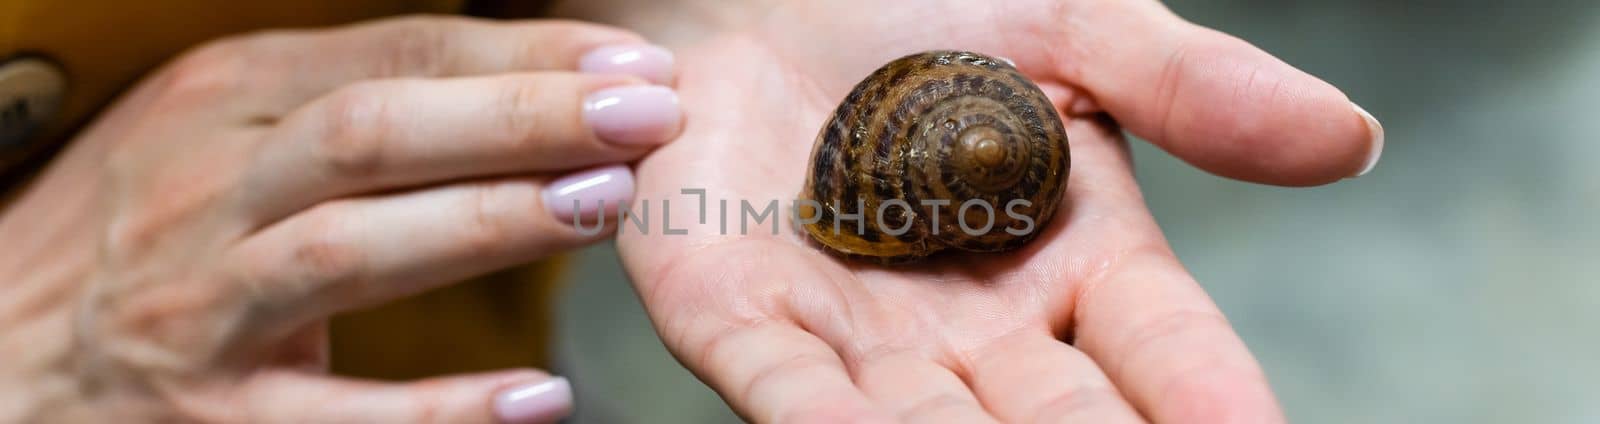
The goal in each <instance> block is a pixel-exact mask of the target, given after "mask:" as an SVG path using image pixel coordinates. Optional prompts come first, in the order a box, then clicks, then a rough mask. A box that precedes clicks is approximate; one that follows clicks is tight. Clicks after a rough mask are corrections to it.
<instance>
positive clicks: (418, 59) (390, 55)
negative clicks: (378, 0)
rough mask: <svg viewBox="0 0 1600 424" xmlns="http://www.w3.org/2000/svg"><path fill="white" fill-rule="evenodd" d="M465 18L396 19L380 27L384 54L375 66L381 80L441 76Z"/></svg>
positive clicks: (417, 17)
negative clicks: (454, 38) (411, 76)
mask: <svg viewBox="0 0 1600 424" xmlns="http://www.w3.org/2000/svg"><path fill="white" fill-rule="evenodd" d="M463 24H464V19H463V18H459V17H447V16H437V15H410V16H402V17H398V18H394V19H392V20H390V21H388V22H384V23H383V25H381V26H380V29H379V30H380V31H383V35H382V36H381V37H380V40H382V41H381V42H380V44H379V46H378V48H379V49H381V50H382V51H383V52H385V54H382V55H380V56H379V58H380V59H378V60H379V63H376V64H375V65H376V67H377V72H378V75H379V76H380V77H397V76H405V75H424V76H426V75H438V74H441V73H443V71H444V70H445V69H444V68H445V65H446V64H447V63H448V61H446V60H445V59H447V58H448V57H449V55H450V54H451V49H450V36H451V33H453V32H455V31H456V30H458V29H459V27H460V26H461V25H463Z"/></svg>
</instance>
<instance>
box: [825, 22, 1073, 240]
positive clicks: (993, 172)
mask: <svg viewBox="0 0 1600 424" xmlns="http://www.w3.org/2000/svg"><path fill="white" fill-rule="evenodd" d="M1070 162H1071V159H1070V155H1069V152H1068V148H1067V136H1066V131H1065V129H1063V128H1062V124H1061V119H1060V118H1059V117H1058V116H1057V115H1056V112H1055V109H1054V108H1053V107H1052V106H1051V105H1050V101H1049V99H1047V98H1046V97H1045V96H1044V93H1042V92H1040V91H1039V88H1038V86H1036V85H1034V84H1033V82H1032V81H1029V80H1028V79H1027V77H1025V76H1023V75H1022V74H1021V73H1019V72H1018V71H1017V70H1016V69H1015V68H1013V67H1012V66H1010V65H1008V64H1006V63H1005V62H1002V61H1000V60H997V59H994V58H991V57H988V56H984V55H981V54H977V53H971V52H960V51H933V52H925V53H919V54H914V55H910V56H906V57H903V58H900V59H897V60H895V61H893V62H890V63H889V64H887V65H884V66H883V67H882V68H879V69H878V70H877V71H875V72H873V73H872V74H871V75H870V76H868V77H867V79H866V80H864V81H862V82H861V83H859V84H857V85H856V86H855V88H854V89H852V90H851V91H850V93H849V95H847V96H846V97H845V98H844V101H843V102H842V103H840V104H839V107H838V108H837V109H836V110H835V111H834V113H833V115H832V117H831V118H830V119H829V120H828V122H827V123H826V124H825V125H823V127H822V130H821V132H820V133H819V134H818V136H817V140H816V145H815V147H813V150H812V153H811V163H810V170H809V172H808V178H807V180H806V186H805V188H804V189H803V190H802V191H801V193H800V198H801V199H802V200H803V201H804V200H809V201H812V202H815V205H817V206H820V209H816V208H813V207H811V206H802V207H801V209H800V210H799V214H800V216H799V218H800V219H801V220H802V221H801V222H802V223H803V225H802V227H803V229H804V230H805V232H806V233H807V234H808V235H809V236H810V237H811V238H812V239H813V240H816V241H817V242H818V243H820V244H822V245H823V246H825V247H827V249H828V250H830V251H832V252H834V253H837V254H841V255H843V256H846V257H851V258H855V259H861V260H867V261H872V262H880V263H904V262H912V261H916V260H918V259H921V258H924V257H926V256H928V255H931V254H933V253H935V252H939V251H941V250H946V249H957V250H963V251H971V252H1001V251H1007V250H1011V249H1016V248H1018V247H1020V246H1022V245H1023V244H1024V243H1027V242H1028V241H1029V240H1032V239H1033V238H1034V237H1035V236H1036V235H1037V234H1038V233H1039V232H1040V231H1041V229H1042V228H1043V227H1044V225H1045V224H1046V223H1048V222H1049V220H1050V217H1051V216H1052V215H1053V214H1054V213H1055V210H1056V207H1057V204H1058V203H1059V201H1060V198H1061V192H1062V189H1063V186H1064V185H1065V184H1066V176H1067V172H1068V168H1069V165H1070ZM1018 199H1021V200H1026V201H1027V202H1026V206H1022V204H1020V203H1019V204H1017V205H1013V202H1014V201H1016V200H1018ZM895 200H899V201H900V202H894V201H895ZM971 200H981V201H982V202H979V203H986V204H987V205H989V206H990V208H991V209H989V210H985V209H984V208H983V207H981V206H982V205H981V204H974V206H973V207H968V208H966V213H965V214H964V215H965V216H964V218H966V220H965V221H958V218H962V217H959V216H958V215H962V214H961V213H960V211H961V209H962V208H961V206H962V205H963V204H965V203H967V202H968V201H971ZM801 204H802V205H808V203H804V202H803V203H801ZM907 206H909V207H907ZM1008 206H1013V208H1011V209H1010V211H1009V212H1010V213H1008V211H1007V207H1008ZM879 211H882V216H881V217H880V216H879ZM858 216H859V218H857V217H858ZM991 216H992V217H993V221H992V225H991V226H990V227H989V228H988V229H987V230H985V231H977V232H974V231H970V230H973V229H982V227H983V224H984V223H986V222H990V221H988V219H989V217H991ZM1021 217H1025V218H1021ZM1030 220H1031V224H1032V225H1031V231H1027V232H1025V233H1022V234H1013V233H1012V232H1008V231H1005V229H1007V228H1011V229H1014V230H1018V232H1021V231H1020V230H1023V229H1025V228H1029V227H1030V226H1029V225H1028V224H1029V222H1027V221H1030ZM812 221H815V222H812ZM962 222H966V223H967V224H968V226H966V227H962V226H961V224H962ZM935 223H937V225H935Z"/></svg>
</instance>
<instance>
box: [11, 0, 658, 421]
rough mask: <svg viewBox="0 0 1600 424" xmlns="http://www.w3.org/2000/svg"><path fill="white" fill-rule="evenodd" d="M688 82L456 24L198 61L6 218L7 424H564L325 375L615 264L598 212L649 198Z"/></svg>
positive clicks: (499, 394) (237, 49) (543, 39)
mask: <svg viewBox="0 0 1600 424" xmlns="http://www.w3.org/2000/svg"><path fill="white" fill-rule="evenodd" d="M672 68H673V65H672V58H671V55H670V54H668V53H666V52H665V51H664V50H661V49H659V48H656V47H651V46H649V45H647V44H644V42H643V41H642V39H641V38H640V37H638V36H637V35H634V34H631V33H629V32H625V31H621V30H617V29H612V28H607V27H602V26H598V25H588V24H578V23H564V22H531V23H488V22H481V21H473V20H467V19H460V18H440V17H430V18H404V19H394V20H387V21H383V22H378V23H371V24H364V25H358V26H353V27H348V28H339V29H333V30H324V31H290V32H269V33H262V34H256V35H249V36H243V37H236V38H232V39H227V40H223V41H218V42H214V43H210V44H208V45H206V46H203V47H201V48H198V49H195V50H194V51H193V52H191V53H189V54H187V55H184V56H183V57H182V58H180V59H178V60H176V61H175V62H173V63H172V64H171V65H170V66H168V67H166V68H165V69H163V70H161V71H160V72H158V73H156V74H155V75H154V76H153V77H151V78H150V79H149V80H147V81H145V82H144V83H143V84H140V85H139V86H138V87H137V88H136V89H135V90H134V91H133V92H132V93H131V94H130V95H128V96H127V97H126V98H125V99H123V100H122V101H121V102H119V104H117V105H116V106H115V107H113V108H112V109H111V110H110V111H109V112H108V113H106V114H105V115H104V116H102V117H101V119H100V120H99V121H98V122H96V123H95V124H94V125H93V126H92V127H90V128H89V129H88V130H87V131H86V132H84V133H83V134H82V135H81V136H80V137H79V138H78V139H77V140H75V141H74V142H73V143H72V147H71V148H70V149H69V150H68V151H66V152H65V153H64V154H63V155H61V156H60V157H58V158H57V159H56V160H55V162H54V163H52V164H51V165H50V166H49V167H48V168H47V169H46V170H45V171H44V173H43V174H42V175H41V176H40V177H39V178H38V179H37V180H35V181H34V182H33V183H32V184H31V185H30V186H28V187H26V188H25V189H23V191H21V192H20V193H19V194H18V195H17V196H16V197H15V198H14V199H12V200H11V201H10V204H9V205H8V207H7V208H6V209H5V210H4V212H3V215H0V240H3V241H4V242H3V243H4V246H5V252H6V253H5V254H4V255H0V334H4V337H0V357H3V358H5V360H4V361H0V421H5V422H13V421H24V422H26V421H38V420H48V421H63V420H64V421H109V420H123V419H130V418H131V419H134V420H136V421H175V420H176V421H189V420H202V421H226V422H408V421H440V422H491V421H503V422H543V421H551V420H554V419H556V418H559V417H560V416H562V415H564V414H565V411H566V408H568V405H569V402H570V394H569V393H570V392H569V389H568V387H567V385H566V384H567V383H566V382H565V381H564V380H561V379H559V378H554V377H551V376H548V375H545V374H543V373H541V372H538V371H533V370H512V371H504V372H493V373H485V374H477V375H466V376H452V377H443V378H438V379H430V380H427V381H420V382H414V383H405V384H390V383H380V382H368V381H353V380H347V379H341V378H335V377H331V376H327V375H324V368H325V366H326V362H327V361H326V340H325V339H326V336H327V335H326V331H325V329H326V327H325V320H326V318H327V317H328V316H330V315H331V314H334V313H337V312H340V311H346V310H351V309H355V308H360V307H363V306H367V305H372V304H376V303H380V302H384V301H387V300H390V299H395V298H397V297H401V296H405V295H407V294H410V293H415V292H418V291H421V290H426V289H429V288H432V287H436V286H439V285H441V284H445V283H449V282H454V281H460V280H462V279H465V278H468V277H471V276H474V275H477V274H481V273H485V272H488V271H492V270H495V269H498V268H503V267H506V266H510V265H515V264H519V263H525V262H528V261H531V260H534V259H536V258H539V257H541V256H545V255H548V254H551V253H555V252H558V251H561V250H564V249H569V248H573V247H577V246H582V245H585V244H588V243H591V242H594V241H596V240H599V239H602V238H604V237H605V235H604V234H585V233H584V232H579V231H578V230H577V229H575V228H573V227H572V225H571V222H572V216H573V213H574V212H576V211H574V209H573V208H574V206H573V200H579V199H581V200H583V201H584V202H583V203H582V204H584V205H592V204H594V201H595V200H596V199H605V200H607V202H608V203H611V204H616V203H617V202H618V201H621V200H625V199H627V198H630V197H631V196H632V192H633V180H632V176H631V173H630V171H629V170H628V168H627V167H626V166H624V165H620V164H621V163H624V162H627V161H632V160H635V159H637V158H639V157H640V156H642V155H643V154H644V153H646V152H647V151H649V150H651V149H652V148H654V146H656V145H659V144H661V143H664V142H666V141H668V140H670V139H673V138H675V137H676V135H677V133H678V131H679V127H680V121H681V119H682V117H681V113H680V111H679V108H678V105H677V98H676V95H675V94H674V92H673V91H672V90H671V89H669V88H666V87H664V86H661V85H652V84H666V83H669V82H670V79H671V78H672ZM580 71H581V72H580ZM396 331H404V329H396ZM439 348H441V349H448V348H450V347H449V346H440V347H439Z"/></svg>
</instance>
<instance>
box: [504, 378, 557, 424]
mask: <svg viewBox="0 0 1600 424" xmlns="http://www.w3.org/2000/svg"><path fill="white" fill-rule="evenodd" d="M494 414H495V416H496V417H497V418H499V419H500V422H502V423H506V424H533V423H553V422H556V420H559V419H562V418H566V417H567V415H571V414H572V385H571V384H570V383H568V382H567V379H565V378H561V377H552V378H550V379H548V380H542V381H535V382H531V383H525V384H521V385H517V386H512V387H511V388H508V389H505V390H502V391H501V392H500V394H498V395H495V397H494Z"/></svg>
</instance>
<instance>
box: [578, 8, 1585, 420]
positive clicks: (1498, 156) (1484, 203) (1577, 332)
mask: <svg viewBox="0 0 1600 424" xmlns="http://www.w3.org/2000/svg"><path fill="white" fill-rule="evenodd" d="M1169 7H1171V8H1173V9H1174V10H1176V11H1177V12H1178V13H1179V14H1181V15H1183V16H1185V17H1187V18H1188V19H1190V20H1192V21H1194V22H1197V23H1200V24H1203V25H1207V26H1210V27H1213V28H1217V29H1220V30H1223V31H1226V32H1228V33H1231V34H1234V35H1237V36H1239V37H1241V38H1244V39H1246V40H1248V41H1250V42H1252V43H1255V44H1256V45H1258V46H1260V47H1262V48H1264V49H1266V50H1267V51H1269V52H1272V53H1273V54H1276V55H1278V57H1280V58H1282V59H1284V60H1285V61H1288V62H1289V63H1291V64H1293V65H1295V66H1297V67H1299V68H1301V69H1304V70H1306V71H1308V72H1310V73H1312V74H1314V75H1317V76H1319V77H1322V78H1324V79H1326V80H1328V81H1329V82H1332V83H1333V84H1334V85H1336V86H1338V87H1340V88H1342V89H1343V90H1344V91H1345V93H1347V94H1349V96H1350V98H1351V99H1352V100H1354V101H1356V102H1357V103H1360V104H1361V105H1362V106H1363V107H1365V108H1366V109H1367V110H1369V111H1371V112H1372V113H1373V114H1374V115H1377V116H1378V118H1379V119H1381V120H1382V121H1383V123H1384V125H1385V127H1386V129H1387V133H1388V145H1387V149H1386V151H1385V153H1384V156H1383V161H1382V162H1381V163H1380V164H1379V165H1378V168H1377V169H1376V170H1375V171H1373V172H1372V173H1371V174H1369V175H1367V176H1365V177H1362V178H1360V179H1356V180H1348V181H1345V182H1341V183H1338V184H1333V185H1330V186H1326V187H1319V188H1313V189H1283V188H1274V187H1267V186H1260V185H1252V184H1246V183H1240V182H1234V181H1229V180H1224V179H1221V178H1218V177H1214V176H1211V175H1208V174H1205V173H1202V172H1200V171H1196V170H1194V169H1193V168H1191V167H1189V166H1187V165H1185V164H1183V163H1182V162H1179V161H1178V160H1176V159H1173V158H1172V157H1170V156H1167V155H1166V154H1165V153H1162V152H1160V151H1159V150H1157V149H1155V148H1153V147H1150V146H1149V145H1147V144H1143V143H1139V142H1135V143H1134V150H1135V156H1136V158H1137V162H1138V172H1139V178H1140V180H1141V182H1142V183H1143V185H1144V189H1145V196H1146V198H1147V200H1148V201H1149V203H1150V206H1151V208H1152V209H1153V210H1154V212H1155V216H1156V218H1157V219H1158V220H1159V221H1160V223H1161V225H1162V228H1163V229H1165V230H1166V231H1167V235H1168V237H1169V239H1170V240H1171V241H1172V244H1173V245H1174V247H1175V248H1176V250H1177V252H1178V256H1179V257H1180V258H1182V259H1183V261H1184V263H1185V264H1187V265H1188V266H1189V268H1190V270H1191V271H1192V272H1193V273H1194V274H1195V275H1196V276H1197V277H1198V278H1199V279H1200V281H1201V282H1202V284H1204V285H1205V286H1206V288H1207V289H1208V290H1209V291H1210V293H1211V295H1212V297H1213V298H1214V299H1215V300H1216V301H1217V303H1218V304H1220V305H1221V307H1222V309H1223V310H1224V311H1225V312H1226V313H1227V314H1228V316H1229V318H1230V319H1231V320H1232V322H1233V324H1234V326H1235V327H1236V328H1237V329H1238V331H1239V333H1240V334H1241V336H1243V337H1244V340H1245V341H1246V342H1247V343H1249V344H1250V346H1251V348H1252V350H1253V351H1254V352H1255V354H1256V356H1257V357H1258V358H1259V359H1260V360H1261V362H1262V365H1263V366H1264V367H1265V369H1266V372H1267V374H1268V375H1269V376H1270V377H1271V379H1272V383H1273V387H1274V388H1275V389H1276V391H1277V393H1278V396H1279V399H1280V400H1281V401H1282V403H1283V406H1284V408H1285V410H1286V412H1287V414H1288V416H1289V418H1290V420H1291V421H1292V422H1297V423H1348V422H1450V423H1506V422H1537V423H1574V424H1576V423H1596V422H1600V402H1596V397H1595V396H1596V393H1597V392H1600V383H1596V382H1597V381H1600V301H1597V300H1600V225H1596V217H1600V166H1597V164H1600V111H1597V107H1600V2H1595V1H1593V0H1539V1H1523V2H1503V1H1488V0H1460V1H1438V0H1400V1H1397V0H1294V1H1286V0H1189V1H1175V2H1169ZM612 251H613V246H609V245H607V246H600V247H597V248H594V249H590V250H588V251H585V252H584V253H583V254H582V255H580V258H579V260H578V261H577V264H575V266H576V270H575V273H574V281H572V282H571V284H569V286H568V288H567V291H568V293H567V296H564V297H563V302H564V303H563V304H562V305H561V308H560V315H559V319H560V322H561V325H560V327H559V331H560V333H561V335H560V338H561V339H560V341H559V342H558V343H556V345H557V346H559V349H560V351H558V352H556V356H557V357H558V359H557V361H558V364H559V365H558V371H560V372H564V373H567V374H569V375H571V376H572V377H573V381H574V384H577V385H578V386H577V390H578V392H579V393H578V395H579V402H580V406H579V411H580V412H579V415H578V417H577V419H576V421H577V422H604V423H611V422H617V423H634V422H637V423H643V422H650V423H675V422H682V423H710V422H737V421H738V420H737V418H736V417H735V416H733V415H732V414H731V413H730V412H729V411H727V407H726V406H724V405H723V404H722V402H721V401H720V400H719V399H718V398H717V397H716V395H715V394H714V393H712V392H711V391H710V390H709V389H706V388H705V387H704V386H703V385H701V384H700V383H699V382H697V381H696V380H694V378H693V376H691V375H689V374H688V372H686V371H684V370H683V369H682V368H681V367H680V366H678V364H677V363H676V362H675V361H674V360H673V359H672V358H671V357H670V356H669V355H668V354H667V353H666V351H665V349H664V348H662V346H661V343H660V341H659V340H657V339H656V336H655V334H654V332H653V331H652V330H651V328H650V324H649V321H648V319H647V318H646V317H645V315H644V312H643V311H642V310H641V308H640V306H639V302H638V300H637V299H636V298H635V297H634V294H633V292H632V289H631V288H630V287H629V286H628V283H627V280H626V277H625V276H624V275H623V274H622V273H621V271H619V270H618V268H619V265H618V264H617V259H616V257H615V256H614V254H613V253H611V252H612ZM597 330H598V331H597Z"/></svg>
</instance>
